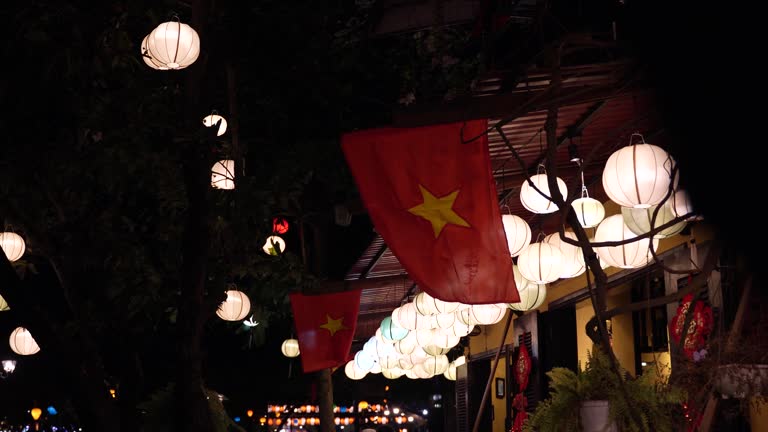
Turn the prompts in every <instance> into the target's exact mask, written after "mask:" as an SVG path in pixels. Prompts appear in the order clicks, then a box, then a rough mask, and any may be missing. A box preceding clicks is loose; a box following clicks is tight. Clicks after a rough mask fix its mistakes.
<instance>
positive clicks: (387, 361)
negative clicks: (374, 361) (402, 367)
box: [379, 354, 400, 371]
mask: <svg viewBox="0 0 768 432" xmlns="http://www.w3.org/2000/svg"><path fill="white" fill-rule="evenodd" d="M399 359H400V358H399V357H397V356H396V355H394V354H393V355H388V356H384V357H379V366H380V367H381V370H382V371H384V370H387V369H392V368H394V367H397V365H398V364H399V363H398V361H399Z"/></svg>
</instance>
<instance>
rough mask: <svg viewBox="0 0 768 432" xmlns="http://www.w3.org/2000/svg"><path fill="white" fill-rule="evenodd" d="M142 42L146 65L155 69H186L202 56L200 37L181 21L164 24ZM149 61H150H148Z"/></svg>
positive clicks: (142, 53)
mask: <svg viewBox="0 0 768 432" xmlns="http://www.w3.org/2000/svg"><path fill="white" fill-rule="evenodd" d="M145 41H146V43H144V42H142V52H141V55H142V57H144V58H145V60H144V63H146V64H147V66H149V67H152V68H153V69H160V70H165V69H184V68H186V67H187V66H189V65H191V64H192V63H194V62H195V60H197V57H198V56H199V55H200V37H199V36H198V35H197V32H196V31H195V29H193V28H192V27H190V26H188V25H187V24H182V23H181V22H179V21H169V22H164V23H162V24H160V25H159V26H157V27H156V28H155V29H154V30H152V32H151V33H150V34H149V35H148V36H147V37H146V38H145ZM147 59H149V61H148V60H147Z"/></svg>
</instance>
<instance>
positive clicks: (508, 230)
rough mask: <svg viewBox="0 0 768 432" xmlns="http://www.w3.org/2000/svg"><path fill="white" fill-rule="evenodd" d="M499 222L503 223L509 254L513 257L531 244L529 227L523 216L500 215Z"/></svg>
mask: <svg viewBox="0 0 768 432" xmlns="http://www.w3.org/2000/svg"><path fill="white" fill-rule="evenodd" d="M501 223H502V224H503V225H504V233H505V234H506V237H507V247H508V248H509V254H510V255H511V256H513V257H516V256H518V255H520V252H522V251H523V249H524V248H525V247H526V246H528V245H529V244H531V227H530V226H528V222H526V221H525V220H524V219H523V218H521V217H520V216H515V215H506V214H505V215H502V216H501Z"/></svg>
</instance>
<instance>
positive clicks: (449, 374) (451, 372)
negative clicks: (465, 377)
mask: <svg viewBox="0 0 768 432" xmlns="http://www.w3.org/2000/svg"><path fill="white" fill-rule="evenodd" d="M443 376H444V377H445V378H446V379H448V380H450V381H456V365H455V364H453V363H451V364H449V365H448V369H446V370H445V372H443Z"/></svg>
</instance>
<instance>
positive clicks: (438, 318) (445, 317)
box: [435, 312, 456, 329]
mask: <svg viewBox="0 0 768 432" xmlns="http://www.w3.org/2000/svg"><path fill="white" fill-rule="evenodd" d="M454 322H456V313H455V312H451V313H441V314H437V315H435V323H437V327H438V328H441V329H449V328H451V326H452V325H453V323H454Z"/></svg>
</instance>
